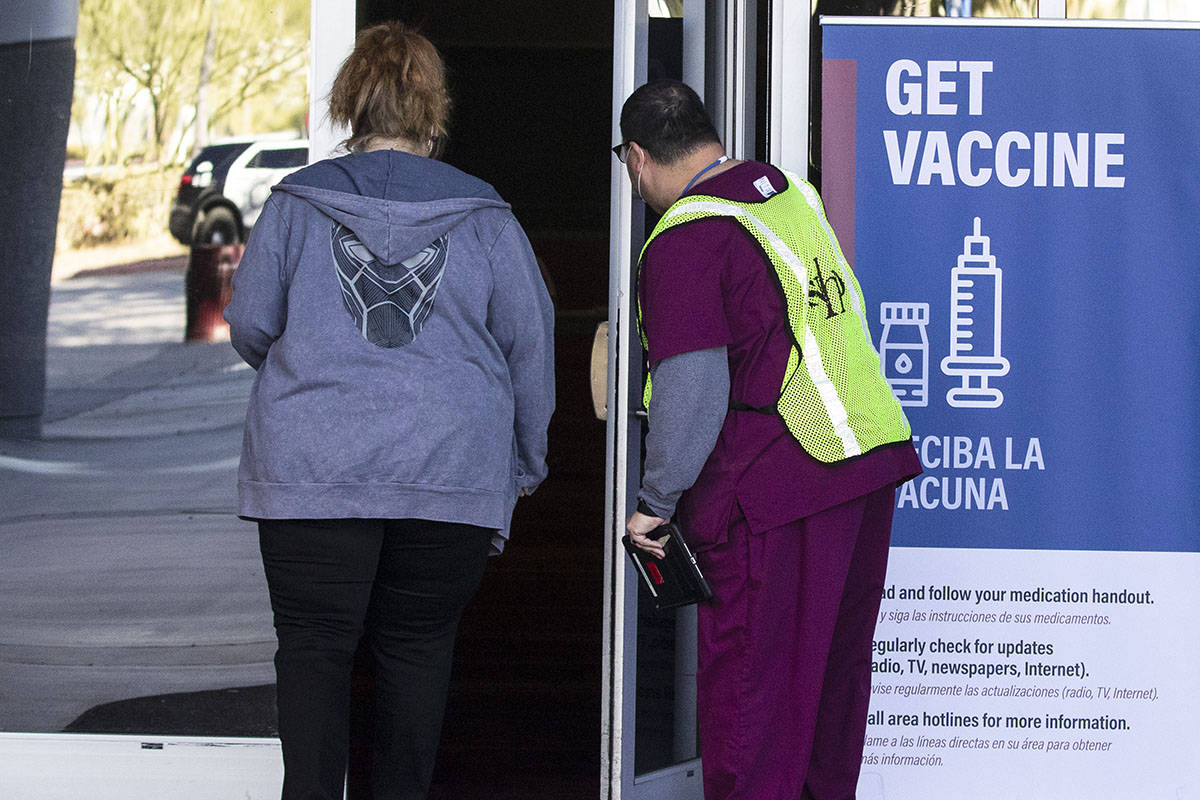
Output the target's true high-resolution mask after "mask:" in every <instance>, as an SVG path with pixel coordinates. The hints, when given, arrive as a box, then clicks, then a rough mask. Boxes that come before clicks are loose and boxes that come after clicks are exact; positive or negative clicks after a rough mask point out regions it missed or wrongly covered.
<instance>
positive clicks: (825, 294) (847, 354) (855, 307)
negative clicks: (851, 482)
mask: <svg viewBox="0 0 1200 800" xmlns="http://www.w3.org/2000/svg"><path fill="white" fill-rule="evenodd" d="M787 177H788V186H787V188H786V189H784V190H783V191H782V192H779V193H777V194H774V195H772V196H771V197H769V198H767V199H765V200H764V201H762V202H758V203H740V202H736V201H733V200H726V199H724V198H721V197H712V196H707V195H690V196H688V197H683V198H680V199H679V200H678V201H676V202H675V204H674V205H672V206H671V207H670V208H669V209H667V212H666V213H665V214H663V216H662V219H660V220H659V222H658V225H656V226H655V228H654V231H653V233H651V234H650V238H649V239H647V240H646V245H645V247H643V248H642V258H643V259H644V258H645V255H646V250H647V248H649V246H650V243H651V242H653V241H654V239H655V237H657V236H658V235H659V234H661V233H662V232H663V231H666V230H669V229H671V228H673V227H675V226H676V225H682V224H684V223H687V222H693V221H695V220H697V219H701V218H705V217H730V218H731V219H733V220H734V221H735V222H737V223H738V224H739V225H741V226H742V227H743V228H745V229H746V231H747V232H748V233H749V234H750V235H751V236H753V237H754V238H755V240H757V241H758V243H759V245H760V246H761V247H762V250H763V252H764V253H765V254H766V255H767V258H768V259H769V260H770V262H771V266H772V267H774V269H775V275H776V277H777V278H778V281H777V286H778V288H779V289H780V290H781V292H782V295H783V300H784V305H785V308H786V310H787V317H788V324H789V327H790V329H791V332H792V349H791V353H790V355H789V357H788V364H787V370H786V372H785V373H784V377H783V385H782V386H781V387H780V390H779V399H778V401H777V402H776V403H775V407H774V409H768V410H772V411H774V412H775V413H777V414H778V415H779V416H780V418H781V419H782V420H783V422H784V424H785V425H786V426H787V428H788V430H789V431H791V433H792V435H793V436H794V437H795V438H796V441H798V442H799V443H800V445H801V446H802V447H803V448H804V449H805V451H807V452H808V453H809V454H810V455H812V456H813V457H814V458H816V459H818V460H819V461H823V462H826V463H833V462H837V461H844V460H846V459H850V458H854V457H855V456H859V455H862V454H864V453H868V452H870V451H871V450H874V449H875V448H878V447H882V446H884V445H888V444H894V443H897V442H904V441H908V440H909V439H911V438H912V428H911V427H910V426H909V423H908V419H907V418H906V417H905V416H904V411H903V410H902V409H901V407H900V403H899V402H898V401H897V400H896V397H895V395H893V394H892V390H891V388H890V387H889V386H888V384H887V382H886V381H885V380H884V378H883V375H882V374H881V372H880V369H879V354H878V352H876V350H875V347H874V345H873V344H872V343H871V332H870V330H869V329H868V327H867V317H866V313H865V306H866V303H865V302H864V300H863V296H862V289H860V288H859V285H858V280H857V279H855V277H854V273H853V272H852V271H851V270H850V266H849V264H847V263H846V258H845V256H843V255H842V249H841V247H839V246H838V242H837V237H836V236H835V235H834V233H833V228H831V227H830V225H829V220H828V219H826V217H825V210H824V207H823V206H822V204H821V199H820V197H818V196H817V192H816V190H815V189H814V188H813V187H812V186H811V185H810V184H809V183H808V182H807V181H804V180H802V179H800V178H798V177H797V176H795V175H791V174H788V175H787ZM640 269H641V259H639V273H640ZM641 319H642V315H641V307H640V305H639V307H638V327H639V329H641V332H642V344H643V346H645V347H646V348H647V351H648V350H649V342H648V341H647V339H646V334H645V329H644V327H643V326H642V325H641ZM650 394H651V386H650V375H649V371H648V370H647V373H646V385H645V390H644V392H643V400H644V402H645V403H646V407H647V408H649V407H650Z"/></svg>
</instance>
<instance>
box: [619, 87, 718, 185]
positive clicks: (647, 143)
mask: <svg viewBox="0 0 1200 800" xmlns="http://www.w3.org/2000/svg"><path fill="white" fill-rule="evenodd" d="M621 137H622V138H623V139H624V140H625V141H626V142H637V143H638V144H639V145H641V146H642V148H643V149H644V150H645V151H646V152H647V153H649V154H650V157H651V158H653V159H654V160H655V161H657V162H658V163H660V164H674V163H675V162H676V161H678V160H679V159H681V158H683V157H684V156H686V155H687V154H688V153H691V152H692V151H693V150H695V149H696V148H697V147H700V146H701V145H704V144H710V143H716V144H720V143H721V137H719V136H717V129H716V128H715V127H713V124H712V120H711V119H709V116H708V112H707V111H705V110H704V103H702V102H700V98H699V97H698V96H697V95H696V93H695V92H694V91H692V88H691V87H690V86H688V85H687V84H686V83H680V82H679V81H672V80H660V81H652V82H651V83H647V84H645V85H644V86H641V87H639V88H638V89H637V90H636V91H634V93H633V94H631V95H629V99H628V100H626V101H625V105H624V106H622V108H621Z"/></svg>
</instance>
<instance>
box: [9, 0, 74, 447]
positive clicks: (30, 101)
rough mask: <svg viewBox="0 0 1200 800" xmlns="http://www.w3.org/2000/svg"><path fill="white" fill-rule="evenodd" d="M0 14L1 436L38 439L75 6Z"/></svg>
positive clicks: (17, 0) (66, 2)
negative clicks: (1, 15) (0, 15)
mask: <svg viewBox="0 0 1200 800" xmlns="http://www.w3.org/2000/svg"><path fill="white" fill-rule="evenodd" d="M4 2H5V4H6V5H7V6H8V8H6V9H5V14H4V16H3V17H0V436H3V437H36V436H38V435H40V433H41V421H42V412H43V409H44V407H45V389H46V321H47V316H48V313H49V307H50V271H51V266H52V264H53V261H54V240H55V231H56V230H57V225H58V205H59V199H60V198H61V195H62V173H63V163H64V160H65V157H66V146H67V127H68V124H69V123H70V119H71V97H72V93H73V91H74V86H75V26H76V23H77V19H78V0H4Z"/></svg>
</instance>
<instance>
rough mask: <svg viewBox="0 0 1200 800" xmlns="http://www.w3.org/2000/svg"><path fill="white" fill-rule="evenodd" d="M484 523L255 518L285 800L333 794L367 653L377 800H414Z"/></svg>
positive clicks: (481, 554) (480, 556)
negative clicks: (355, 676)
mask: <svg viewBox="0 0 1200 800" xmlns="http://www.w3.org/2000/svg"><path fill="white" fill-rule="evenodd" d="M490 538H491V531H490V530H487V529H485V528H477V527H474V526H471V525H457V524H451V523H446V522H429V521H426V520H412V519H408V520H370V519H341V520H262V521H260V522H259V545H260V547H261V549H262V557H263V564H264V566H265V568H266V573H267V584H268V586H269V588H270V590H271V610H272V611H273V612H274V616H275V633H276V636H277V637H278V639H279V649H278V650H277V651H276V654H275V672H276V697H277V702H278V706H279V738H280V741H281V742H282V744H283V765H284V779H283V800H318V799H319V800H340V798H341V797H342V791H343V785H344V782H345V775H346V756H347V739H348V716H349V699H350V671H351V665H352V663H353V660H354V653H355V650H356V648H357V646H358V642H359V639H360V637H361V636H362V634H363V633H364V631H365V633H366V634H367V642H368V643H369V645H370V650H371V654H372V656H373V659H374V673H375V681H374V683H375V698H374V707H375V719H374V725H373V728H374V731H375V740H374V743H373V752H372V758H371V764H372V769H371V788H372V793H373V796H374V798H375V800H383V798H389V800H390V799H393V798H394V799H395V800H400V799H401V798H403V799H404V800H409V798H412V799H413V800H420V799H421V798H424V797H425V795H426V793H427V792H428V789H429V783H430V780H431V778H432V775H433V761H434V756H435V755H436V753H437V745H438V739H439V737H440V735H441V728H442V716H443V713H444V711H445V705H446V690H447V686H448V684H449V680H450V664H451V659H452V656H453V650H454V637H455V632H456V630H457V628H458V620H459V617H460V616H461V614H462V610H463V608H464V607H465V606H466V604H467V602H468V601H469V600H470V599H471V597H472V596H473V595H474V594H475V590H476V589H477V588H478V586H479V581H480V579H481V578H482V576H483V568H484V564H485V563H486V561H487V554H488V545H489V541H490Z"/></svg>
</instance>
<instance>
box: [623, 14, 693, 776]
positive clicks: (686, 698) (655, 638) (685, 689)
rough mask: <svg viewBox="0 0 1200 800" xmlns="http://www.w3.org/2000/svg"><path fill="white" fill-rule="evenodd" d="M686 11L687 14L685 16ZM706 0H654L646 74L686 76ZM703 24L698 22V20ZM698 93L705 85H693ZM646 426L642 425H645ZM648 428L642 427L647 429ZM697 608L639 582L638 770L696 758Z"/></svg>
mask: <svg viewBox="0 0 1200 800" xmlns="http://www.w3.org/2000/svg"><path fill="white" fill-rule="evenodd" d="M685 14H686V15H688V18H687V19H686V20H685V19H684V17H685ZM694 16H701V17H702V16H703V5H701V4H693V3H687V4H686V6H685V3H684V2H683V0H650V3H649V17H650V19H649V21H648V37H647V38H648V41H647V79H648V80H656V79H660V78H672V79H675V80H684V75H683V69H684V67H683V62H684V47H685V44H684V38H685V36H687V35H688V32H693V31H694V32H697V33H699V34H700V35H702V32H703V30H704V28H703V20H696V19H693V17H694ZM696 23H699V24H696ZM693 88H695V89H697V90H698V91H700V92H703V90H704V87H701V86H693ZM635 202H636V203H637V206H636V208H635V219H637V218H638V217H637V213H636V212H637V210H639V209H640V210H641V211H642V212H643V215H642V219H643V220H644V224H645V234H646V235H648V234H649V232H650V230H651V229H652V228H653V226H654V223H655V222H656V221H657V215H655V214H654V213H653V212H652V211H650V210H649V209H647V208H645V207H644V206H643V204H642V203H641V202H640V201H635ZM643 428H644V426H643ZM643 432H644V431H643ZM694 630H695V609H694V608H692V609H686V610H683V611H678V612H676V611H658V610H656V609H655V607H654V601H653V598H651V597H650V594H649V593H648V592H647V591H645V589H644V588H643V587H641V586H640V584H639V586H638V598H637V673H636V679H635V684H636V689H635V707H634V709H635V710H634V726H635V727H634V774H635V775H644V774H646V773H647V772H652V771H654V770H659V769H663V768H664V767H669V766H672V765H674V764H678V763H682V762H684V761H689V760H691V759H693V758H696V757H697V755H698V748H697V739H696V725H695V705H696V700H695V692H696V689H695V680H696V679H695V663H696V644H695V634H694Z"/></svg>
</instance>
